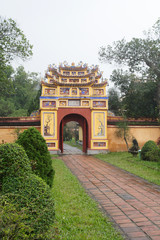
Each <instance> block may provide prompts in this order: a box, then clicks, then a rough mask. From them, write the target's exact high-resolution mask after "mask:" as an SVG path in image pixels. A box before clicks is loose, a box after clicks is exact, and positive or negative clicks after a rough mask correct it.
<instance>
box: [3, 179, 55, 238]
mask: <svg viewBox="0 0 160 240" xmlns="http://www.w3.org/2000/svg"><path fill="white" fill-rule="evenodd" d="M2 193H3V194H5V195H7V197H8V199H9V200H10V203H11V204H13V205H16V209H17V211H19V212H22V211H24V214H25V217H23V216H22V219H21V220H22V222H23V224H24V226H28V228H29V230H31V231H30V233H29V234H30V235H32V236H34V238H33V239H49V238H48V236H47V234H48V231H49V230H50V228H51V225H52V224H53V221H54V217H55V213H54V201H53V197H52V194H51V190H50V187H49V186H48V185H47V184H46V183H45V182H44V181H43V180H42V179H41V178H40V177H38V176H36V175H34V174H28V175H26V176H20V177H18V176H16V177H11V176H9V177H5V178H4V180H3V187H2ZM26 230H27V229H26ZM52 237H53V236H52ZM17 239H18V238H17ZM30 239H32V238H31V237H30Z"/></svg>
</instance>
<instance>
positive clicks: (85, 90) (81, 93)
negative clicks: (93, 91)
mask: <svg viewBox="0 0 160 240" xmlns="http://www.w3.org/2000/svg"><path fill="white" fill-rule="evenodd" d="M80 95H89V88H80Z"/></svg>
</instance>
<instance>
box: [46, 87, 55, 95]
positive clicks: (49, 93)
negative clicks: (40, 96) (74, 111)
mask: <svg viewBox="0 0 160 240" xmlns="http://www.w3.org/2000/svg"><path fill="white" fill-rule="evenodd" d="M55 93H56V89H54V88H45V89H44V95H55Z"/></svg>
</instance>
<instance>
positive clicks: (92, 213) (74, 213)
mask: <svg viewBox="0 0 160 240" xmlns="http://www.w3.org/2000/svg"><path fill="white" fill-rule="evenodd" d="M53 165H54V168H55V170H56V174H55V179H54V185H53V194H54V198H55V201H56V204H55V211H56V216H55V223H54V228H55V232H56V236H55V239H67V240H71V239H74V240H82V239H85V240H102V239H103V240H105V239H107V240H120V239H121V240H122V239H123V237H122V236H120V234H119V233H117V232H116V230H115V229H114V228H113V225H112V223H111V222H110V221H109V219H107V218H106V216H104V215H103V213H102V212H101V211H100V210H99V208H98V206H97V204H96V202H95V201H94V200H93V199H91V198H90V197H89V196H88V194H86V192H85V190H84V188H83V187H82V186H81V184H80V183H79V181H78V180H77V178H76V177H75V176H73V174H72V173H71V172H70V171H69V169H68V168H67V167H66V166H65V164H64V162H63V161H62V160H60V159H54V161H53Z"/></svg>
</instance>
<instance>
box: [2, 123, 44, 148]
mask: <svg viewBox="0 0 160 240" xmlns="http://www.w3.org/2000/svg"><path fill="white" fill-rule="evenodd" d="M28 128H29V127H23V126H21V127H17V126H16V127H13V126H12V127H8V126H7V127H5V126H3V127H0V144H1V143H2V142H4V143H12V142H14V141H15V140H16V129H20V131H21V132H23V131H24V130H25V129H28ZM35 128H36V129H37V130H38V131H39V132H40V131H41V127H40V126H38V127H36V126H35Z"/></svg>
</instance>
